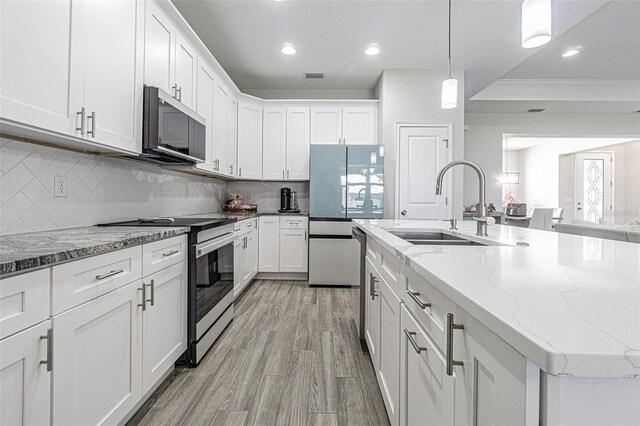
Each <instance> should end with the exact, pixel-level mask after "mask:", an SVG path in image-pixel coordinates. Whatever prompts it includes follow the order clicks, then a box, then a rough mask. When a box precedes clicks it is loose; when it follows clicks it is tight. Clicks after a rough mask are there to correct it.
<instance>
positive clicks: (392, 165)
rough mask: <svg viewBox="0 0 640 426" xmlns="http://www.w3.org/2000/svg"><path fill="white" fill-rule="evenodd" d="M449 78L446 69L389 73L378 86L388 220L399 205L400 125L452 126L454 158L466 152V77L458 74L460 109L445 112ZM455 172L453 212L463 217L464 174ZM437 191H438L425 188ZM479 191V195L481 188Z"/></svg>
mask: <svg viewBox="0 0 640 426" xmlns="http://www.w3.org/2000/svg"><path fill="white" fill-rule="evenodd" d="M446 78H447V73H446V71H444V70H442V71H439V70H385V71H384V72H383V74H382V77H380V81H379V82H378V86H377V87H376V91H375V93H376V95H377V96H378V98H379V99H380V107H379V117H378V118H379V122H380V132H379V134H380V135H381V138H382V143H383V144H384V147H385V160H384V161H385V162H384V166H385V167H384V172H385V181H384V182H385V183H384V190H385V195H384V202H385V209H384V214H385V217H386V218H392V217H394V212H395V210H396V206H395V173H396V156H397V151H398V140H397V134H396V123H401V122H414V123H415V122H420V123H428V124H451V125H452V128H453V136H452V137H451V138H450V139H451V142H452V146H453V158H454V159H459V158H462V157H463V153H464V96H463V94H464V75H463V73H461V72H460V73H458V72H456V73H454V78H457V79H458V107H457V108H454V109H450V110H443V109H442V108H441V106H440V103H441V99H440V92H441V88H442V81H443V80H444V79H446ZM456 169H457V170H455V169H454V170H452V173H453V185H452V187H453V188H454V189H453V199H452V203H453V213H454V217H457V218H460V219H461V218H462V191H461V190H462V171H461V170H460V168H456ZM425 191H435V188H425ZM475 192H476V193H477V187H476V190H475Z"/></svg>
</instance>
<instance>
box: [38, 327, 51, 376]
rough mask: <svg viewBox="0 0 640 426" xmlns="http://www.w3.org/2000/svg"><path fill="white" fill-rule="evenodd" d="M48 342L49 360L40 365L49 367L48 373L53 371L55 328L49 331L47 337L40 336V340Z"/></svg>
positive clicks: (41, 362)
mask: <svg viewBox="0 0 640 426" xmlns="http://www.w3.org/2000/svg"><path fill="white" fill-rule="evenodd" d="M45 339H46V341H47V359H45V360H44V361H40V364H45V365H46V366H47V371H51V370H53V328H50V329H48V330H47V334H46V335H45V336H40V340H45Z"/></svg>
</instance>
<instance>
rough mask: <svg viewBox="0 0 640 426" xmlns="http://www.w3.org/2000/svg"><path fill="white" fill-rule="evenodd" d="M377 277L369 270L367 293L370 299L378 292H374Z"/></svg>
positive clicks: (373, 298)
mask: <svg viewBox="0 0 640 426" xmlns="http://www.w3.org/2000/svg"><path fill="white" fill-rule="evenodd" d="M377 282H378V279H377V278H376V277H375V276H374V275H373V274H372V273H371V272H369V294H370V295H371V300H375V298H376V296H377V295H378V293H376V283H377Z"/></svg>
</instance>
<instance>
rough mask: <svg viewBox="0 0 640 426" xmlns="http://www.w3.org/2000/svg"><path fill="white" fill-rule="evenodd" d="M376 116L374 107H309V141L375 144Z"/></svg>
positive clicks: (376, 139) (318, 142)
mask: <svg viewBox="0 0 640 426" xmlns="http://www.w3.org/2000/svg"><path fill="white" fill-rule="evenodd" d="M377 118H378V111H377V108H375V107H344V108H342V107H321V108H311V143H312V144H346V145H375V144H377V143H378V138H377V122H378V120H377Z"/></svg>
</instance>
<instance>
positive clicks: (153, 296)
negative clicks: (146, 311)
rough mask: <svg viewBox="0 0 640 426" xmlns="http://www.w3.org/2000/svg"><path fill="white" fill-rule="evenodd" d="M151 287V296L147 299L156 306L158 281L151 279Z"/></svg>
mask: <svg viewBox="0 0 640 426" xmlns="http://www.w3.org/2000/svg"><path fill="white" fill-rule="evenodd" d="M142 285H143V286H144V284H142ZM147 286H149V287H150V288H151V298H150V299H147V300H146V301H147V302H149V303H151V306H154V305H155V303H156V283H155V280H151V284H147Z"/></svg>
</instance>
